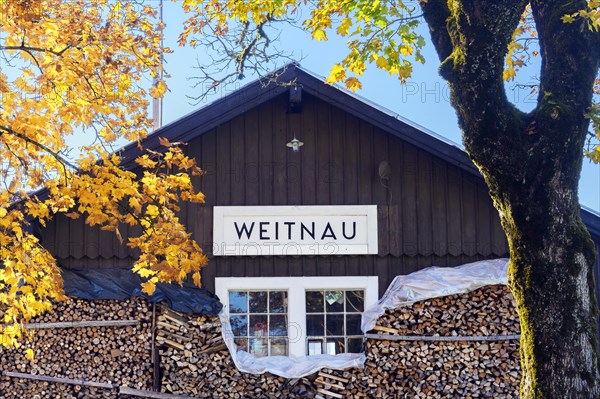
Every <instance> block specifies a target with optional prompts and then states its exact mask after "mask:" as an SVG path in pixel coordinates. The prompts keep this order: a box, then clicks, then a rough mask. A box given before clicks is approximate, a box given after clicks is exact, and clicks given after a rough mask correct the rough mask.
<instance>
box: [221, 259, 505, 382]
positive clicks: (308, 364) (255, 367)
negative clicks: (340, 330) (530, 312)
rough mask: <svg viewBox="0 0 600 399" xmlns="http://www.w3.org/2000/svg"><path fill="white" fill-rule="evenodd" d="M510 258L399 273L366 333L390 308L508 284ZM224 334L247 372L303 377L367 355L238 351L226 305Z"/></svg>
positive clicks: (365, 322)
mask: <svg viewBox="0 0 600 399" xmlns="http://www.w3.org/2000/svg"><path fill="white" fill-rule="evenodd" d="M507 265H508V259H494V260H485V261H480V262H475V263H469V264H466V265H462V266H458V267H435V266H434V267H429V268H427V269H423V270H420V271H418V272H415V273H412V274H409V275H407V276H397V277H396V278H395V279H394V281H392V284H391V285H390V286H389V287H388V289H387V291H386V292H385V294H384V295H383V298H381V299H380V300H379V302H377V303H376V304H375V305H373V306H372V307H370V308H369V309H367V310H366V311H365V312H364V313H363V316H362V330H363V332H364V333H366V332H367V331H370V330H371V329H373V327H374V326H375V323H376V322H377V319H379V317H381V316H382V315H383V314H384V313H385V310H386V309H395V308H398V307H400V306H406V305H409V304H411V303H413V302H416V301H421V300H424V299H430V298H435V297H440V296H446V295H454V294H462V293H466V292H470V291H473V290H476V289H477V288H481V287H483V286H486V285H495V284H506V272H507ZM219 317H220V318H221V323H222V334H223V339H224V340H225V343H226V344H227V348H229V352H230V353H231V357H232V358H233V362H234V363H235V365H236V367H237V368H238V369H239V370H240V371H242V372H245V373H251V374H262V373H265V372H269V373H272V374H275V375H278V376H281V377H284V378H301V377H305V376H307V375H310V374H313V373H315V372H317V371H319V370H320V369H322V368H330V369H335V370H343V369H347V368H363V367H364V363H365V360H366V356H365V355H364V354H362V353H348V354H339V355H315V356H306V357H295V356H289V357H288V356H270V357H256V356H254V355H253V354H250V353H248V352H246V351H238V349H237V347H236V345H235V342H234V336H233V332H232V330H231V325H230V324H229V316H228V314H227V311H226V309H225V308H223V310H221V313H220V314H219Z"/></svg>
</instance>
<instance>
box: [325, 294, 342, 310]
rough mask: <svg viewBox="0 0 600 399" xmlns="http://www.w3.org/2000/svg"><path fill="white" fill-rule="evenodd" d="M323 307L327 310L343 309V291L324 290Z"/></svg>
mask: <svg viewBox="0 0 600 399" xmlns="http://www.w3.org/2000/svg"><path fill="white" fill-rule="evenodd" d="M325 308H326V309H327V313H329V312H343V311H344V291H325Z"/></svg>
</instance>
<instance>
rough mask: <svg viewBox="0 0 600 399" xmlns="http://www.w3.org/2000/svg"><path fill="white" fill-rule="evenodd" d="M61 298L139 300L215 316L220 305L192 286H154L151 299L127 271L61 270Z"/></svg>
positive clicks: (205, 290) (212, 297) (206, 292)
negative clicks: (62, 293)
mask: <svg viewBox="0 0 600 399" xmlns="http://www.w3.org/2000/svg"><path fill="white" fill-rule="evenodd" d="M61 274H62V278H63V281H64V289H65V294H66V295H68V296H74V297H78V298H83V299H88V300H94V299H119V300H123V299H128V298H132V297H138V296H139V297H143V298H146V299H148V300H150V301H152V302H162V301H165V302H167V304H168V306H169V308H171V309H173V310H174V311H176V312H184V313H189V314H194V315H211V316H216V315H217V314H218V313H219V312H220V311H221V308H222V307H223V305H222V304H221V302H219V298H218V297H217V296H216V295H215V294H213V293H212V292H210V291H208V290H207V289H205V288H198V287H196V286H195V285H193V284H192V283H188V282H186V283H184V284H183V287H182V286H180V285H178V284H165V283H158V284H156V291H155V292H154V294H152V295H151V296H148V295H147V294H145V293H143V292H142V288H141V286H140V284H141V283H142V282H143V281H144V280H142V278H141V277H140V276H138V275H137V274H135V273H133V272H132V271H131V270H127V269H89V270H67V269H62V270H61Z"/></svg>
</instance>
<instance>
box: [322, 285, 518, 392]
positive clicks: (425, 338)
mask: <svg viewBox="0 0 600 399" xmlns="http://www.w3.org/2000/svg"><path fill="white" fill-rule="evenodd" d="M372 333H376V334H369V335H368V337H369V338H368V339H367V342H366V348H365V353H366V356H367V361H366V364H365V368H364V370H361V371H358V370H351V371H335V370H323V371H322V372H321V373H320V375H319V378H318V379H317V380H316V383H317V387H318V390H319V393H320V394H321V396H322V397H323V398H361V397H367V398H516V397H518V387H519V383H520V377H521V373H520V366H519V342H518V340H517V337H518V334H519V319H518V316H517V313H516V308H515V305H514V299H513V298H512V295H511V294H510V292H509V291H508V289H507V288H506V287H504V286H488V287H484V288H481V289H478V290H476V291H473V292H471V293H468V294H460V295H451V296H446V297H441V298H435V299H430V300H426V301H420V302H416V303H414V304H412V305H410V306H406V307H401V308H399V309H396V310H394V311H389V312H387V313H386V314H385V315H384V316H382V317H381V318H380V319H379V320H378V322H377V326H376V327H375V328H374V331H373V332H372ZM436 336H437V337H436ZM448 337H450V338H448Z"/></svg>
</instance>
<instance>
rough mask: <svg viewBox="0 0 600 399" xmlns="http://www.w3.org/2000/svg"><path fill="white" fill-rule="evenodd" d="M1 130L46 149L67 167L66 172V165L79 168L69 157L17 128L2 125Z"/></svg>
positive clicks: (75, 168) (43, 149)
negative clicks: (18, 130) (16, 129)
mask: <svg viewBox="0 0 600 399" xmlns="http://www.w3.org/2000/svg"><path fill="white" fill-rule="evenodd" d="M0 131H2V132H5V133H8V134H10V135H11V136H14V137H18V138H20V139H21V140H23V141H25V142H27V143H29V144H33V145H34V146H35V147H37V148H39V149H41V150H42V151H45V152H47V153H48V154H50V155H52V156H53V157H54V158H55V159H56V160H57V161H59V162H60V163H61V164H62V165H63V168H64V169H65V172H66V167H67V166H68V167H70V168H72V169H73V170H77V166H75V165H73V164H72V163H71V162H70V161H69V160H68V159H66V158H65V157H63V156H61V155H60V154H59V153H58V152H56V151H54V150H52V149H51V148H49V147H47V146H46V145H44V144H42V143H39V142H37V141H35V140H32V139H30V138H29V137H27V136H25V135H23V134H21V133H19V132H17V131H15V130H13V129H11V128H9V127H6V126H0ZM2 134H4V133H0V135H2Z"/></svg>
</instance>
